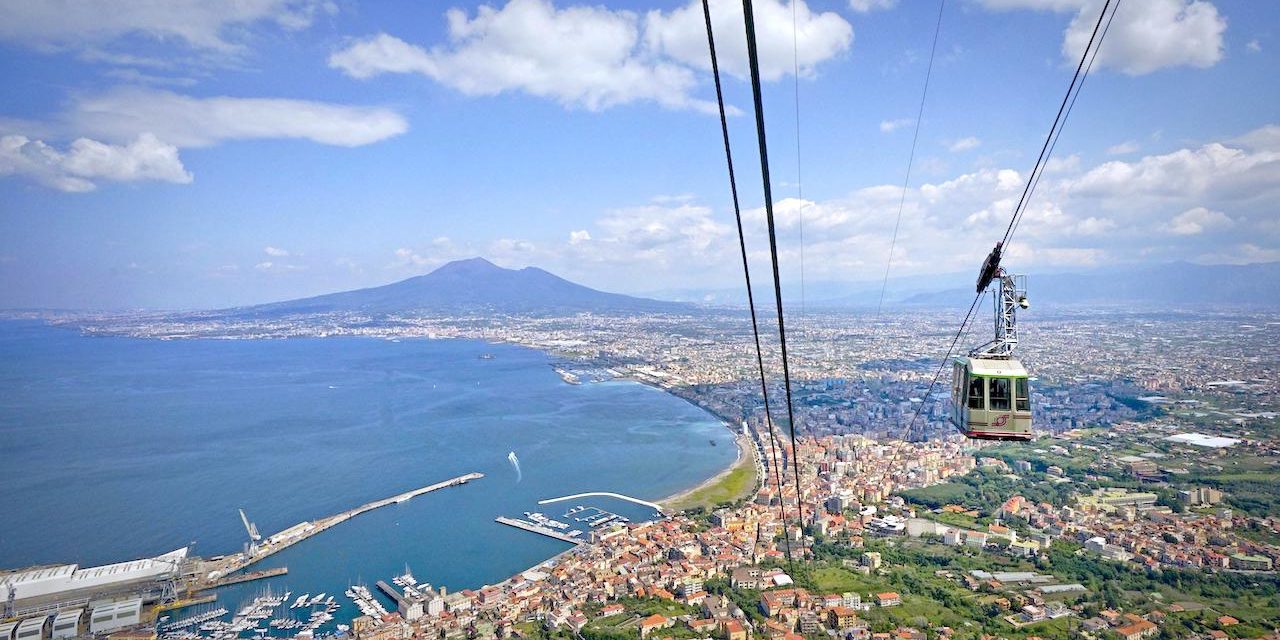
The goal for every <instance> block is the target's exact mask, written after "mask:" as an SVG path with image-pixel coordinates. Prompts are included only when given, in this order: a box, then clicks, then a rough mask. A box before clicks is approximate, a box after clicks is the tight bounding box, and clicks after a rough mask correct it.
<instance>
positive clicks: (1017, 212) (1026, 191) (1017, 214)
mask: <svg viewBox="0 0 1280 640" xmlns="http://www.w3.org/2000/svg"><path fill="white" fill-rule="evenodd" d="M1110 6H1111V0H1107V2H1106V4H1104V5H1102V11H1101V12H1100V13H1098V21H1097V22H1095V23H1094V25H1093V32H1092V33H1091V34H1089V42H1088V44H1086V45H1085V48H1084V53H1082V54H1081V55H1080V62H1079V64H1077V65H1076V72H1075V75H1073V76H1071V84H1070V85H1068V86H1067V93H1066V94H1065V95H1063V96H1062V104H1060V105H1058V113H1057V115H1055V116H1054V117H1053V125H1051V126H1050V127H1049V135H1047V136H1045V138H1044V144H1043V145H1041V146H1040V155H1039V157H1037V158H1036V163H1035V165H1034V166H1033V167H1032V169H1031V175H1030V176H1028V177H1027V186H1026V187H1024V188H1023V190H1022V196H1021V197H1020V198H1018V205H1017V206H1016V207H1014V208H1013V217H1012V218H1011V219H1010V220H1009V226H1008V227H1007V228H1006V229H1005V231H1004V237H1003V238H1002V239H1001V240H1000V244H1001V245H1002V246H1005V247H1008V246H1009V237H1010V236H1011V235H1012V234H1013V228H1014V226H1015V225H1016V224H1017V222H1018V219H1019V218H1021V217H1022V212H1023V211H1024V210H1025V205H1026V202H1027V199H1028V196H1029V195H1030V192H1031V183H1032V179H1033V178H1034V177H1035V175H1036V173H1038V172H1039V171H1040V170H1042V169H1041V167H1042V166H1043V165H1044V164H1045V163H1046V161H1047V159H1048V157H1047V153H1048V151H1049V144H1050V143H1051V142H1052V141H1053V138H1054V131H1056V130H1057V129H1058V123H1059V122H1061V121H1062V115H1063V113H1064V112H1065V110H1066V108H1067V104H1068V99H1069V98H1071V95H1072V93H1073V92H1074V91H1075V88H1076V83H1077V82H1078V81H1080V74H1081V71H1082V70H1083V69H1084V63H1085V60H1086V59H1087V58H1088V57H1089V52H1090V50H1092V49H1093V41H1094V40H1095V39H1096V38H1097V37H1098V30H1099V29H1100V28H1101V27H1102V19H1103V18H1104V17H1106V15H1107V9H1108V8H1109V7H1110ZM1098 45H1099V46H1101V45H1102V43H1101V42H1099V43H1098Z"/></svg>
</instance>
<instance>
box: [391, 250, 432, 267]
mask: <svg viewBox="0 0 1280 640" xmlns="http://www.w3.org/2000/svg"><path fill="white" fill-rule="evenodd" d="M395 255H396V262H397V264H400V265H415V266H422V265H426V264H431V263H432V262H433V261H432V260H431V259H429V258H427V257H425V256H421V255H418V254H417V253H415V252H414V251H413V250H412V249H409V248H406V247H400V248H399V249H396V252H395Z"/></svg>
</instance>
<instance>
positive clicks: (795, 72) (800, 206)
mask: <svg viewBox="0 0 1280 640" xmlns="http://www.w3.org/2000/svg"><path fill="white" fill-rule="evenodd" d="M799 4H800V3H799V0H791V69H792V71H791V75H792V76H793V77H794V78H795V81H796V82H795V87H796V92H795V93H796V199H797V200H799V202H798V203H797V209H796V217H797V218H798V219H799V222H800V317H804V178H803V176H802V175H801V173H800V32H799V29H797V28H796V11H797V9H796V7H797V6H798V5H799Z"/></svg>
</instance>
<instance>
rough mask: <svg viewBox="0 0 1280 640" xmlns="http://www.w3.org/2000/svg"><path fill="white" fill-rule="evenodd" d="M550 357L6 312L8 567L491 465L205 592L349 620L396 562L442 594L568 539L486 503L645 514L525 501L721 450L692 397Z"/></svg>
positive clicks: (518, 511) (323, 505) (639, 481)
mask: <svg viewBox="0 0 1280 640" xmlns="http://www.w3.org/2000/svg"><path fill="white" fill-rule="evenodd" d="M490 356H491V357H490ZM551 364H552V359H551V357H550V356H549V355H547V354H545V353H543V352H540V351H537V350H534V349H529V348H524V347H520V346H515V345H510V344H490V343H486V342H482V341H474V340H428V339H399V340H387V339H376V338H356V337H331V338H297V339H274V340H217V339H181V340H156V339H144V338H130V337H103V336H93V335H85V334H82V333H81V332H80V331H78V330H77V329H75V328H72V327H66V326H51V325H48V324H45V323H42V322H38V321H25V320H22V321H2V322H0V452H3V455H2V456H0V460H2V462H0V504H3V505H4V525H3V526H0V569H8V568H19V567H26V566H31V565H37V564H49V563H79V564H80V565H82V566H92V565H98V564H105V563H113V562H121V561H126V560H131V559H136V558H143V557H149V556H154V555H158V554H161V553H165V552H168V551H172V550H174V549H177V548H179V547H183V546H186V545H192V544H194V546H193V548H192V549H193V552H194V553H196V554H198V555H202V556H206V557H209V556H215V555H220V554H226V553H232V552H236V551H239V550H241V549H242V548H243V546H244V545H245V543H246V542H247V541H248V534H247V533H246V531H245V528H244V525H243V524H242V523H241V519H240V515H239V513H238V510H239V509H244V511H245V513H246V515H247V516H248V518H249V519H250V520H251V521H252V522H253V523H255V524H256V526H257V528H258V530H259V531H260V532H261V533H262V535H263V536H264V537H265V536H269V535H271V534H272V533H275V532H277V531H280V530H283V529H285V528H287V527H289V526H291V525H294V524H296V523H299V522H302V521H305V520H312V519H316V518H320V517H323V516H327V515H331V514H334V513H337V512H340V511H344V510H347V509H350V508H352V507H355V506H358V505H360V504H363V503H365V502H369V501H371V500H376V499H381V498H385V497H389V496H392V495H395V494H397V493H400V492H403V491H407V490H410V489H414V488H417V487H421V486H425V485H428V484H432V483H435V482H438V481H441V480H445V479H448V478H452V477H455V476H459V475H462V474H466V473H470V472H480V473H483V474H485V477H484V478H482V479H479V480H475V481H472V482H471V483H469V484H467V485H463V486H458V487H451V488H447V489H443V490H439V491H436V492H433V493H428V494H425V495H422V496H419V497H416V498H414V499H412V500H409V501H407V502H403V503H398V504H394V505H391V506H387V507H384V508H381V509H377V510H374V511H372V512H368V513H365V514H363V515H361V516H359V517H357V518H354V519H352V520H349V521H347V522H345V523H342V524H340V525H338V526H336V527H334V528H332V529H329V530H328V531H325V532H323V533H321V534H319V535H317V536H314V537H312V538H310V539H308V540H306V541H304V542H301V543H299V544H297V545H295V546H293V547H291V548H289V549H286V550H285V551H283V552H281V553H278V554H276V555H275V556H272V557H271V558H269V559H267V560H265V561H263V562H261V563H259V564H257V565H255V566H254V568H255V569H262V568H271V567H280V566H284V567H287V568H288V574H287V575H284V576H279V577H276V578H271V579H268V580H262V581H256V582H250V583H243V584H241V585H236V586H232V587H225V588H223V589H221V590H220V591H219V604H221V605H222V606H225V607H226V608H228V609H231V610H233V611H234V610H235V607H237V606H239V605H240V604H242V603H245V602H247V601H248V600H249V599H251V598H252V597H254V595H255V594H258V593H261V592H264V591H265V590H267V589H270V590H272V591H273V592H275V593H281V592H283V591H286V590H288V591H292V592H293V594H294V599H296V597H297V596H298V595H301V594H302V593H310V594H312V595H313V596H314V595H318V594H320V593H321V592H324V593H328V594H330V595H334V596H336V599H337V600H338V601H339V602H341V603H343V605H344V606H343V609H341V610H339V612H338V613H337V614H336V617H337V620H335V622H341V621H345V620H350V619H351V618H352V617H354V616H356V615H358V611H357V610H356V608H355V606H354V605H353V604H352V603H351V602H350V601H349V600H348V599H347V598H345V597H343V595H342V594H343V592H344V591H345V590H346V589H347V587H348V586H350V585H353V584H365V585H367V586H368V587H369V588H370V590H372V591H374V592H377V589H376V588H375V586H374V584H375V582H376V581H377V580H385V581H387V582H388V583H390V582H391V578H392V577H393V576H395V575H399V574H401V573H403V572H404V571H405V570H406V568H408V569H410V570H411V571H412V572H413V574H414V576H415V577H416V578H417V579H418V580H419V581H424V582H429V583H431V584H432V585H434V586H436V587H440V586H444V587H446V588H448V590H449V591H450V592H453V591H457V590H460V589H466V588H471V589H475V588H478V587H480V586H482V585H486V584H493V583H497V582H499V581H501V580H504V579H506V578H509V577H511V576H513V575H516V574H518V573H520V572H521V571H524V570H526V569H529V568H531V567H533V566H535V565H537V564H538V563H540V562H543V561H545V560H547V559H548V558H550V557H552V556H554V555H556V554H558V553H560V552H563V551H565V550H567V549H569V548H570V545H568V544H567V543H563V542H560V541H556V540H553V539H550V538H546V537H543V536H540V535H537V534H534V533H530V532H526V531H521V530H518V529H514V528H511V527H509V526H506V525H503V524H500V523H497V522H495V521H494V518H495V517H497V516H500V515H505V516H511V517H523V515H524V513H525V512H526V511H537V512H542V513H545V514H546V515H548V516H551V517H555V518H558V519H561V520H567V521H569V522H570V523H571V524H573V525H574V526H575V527H578V526H579V525H580V524H581V523H577V522H573V521H572V520H571V519H568V518H566V517H565V516H564V513H565V512H566V511H567V510H568V509H569V508H571V507H574V506H577V505H584V506H594V507H598V508H602V509H605V510H608V511H612V512H614V513H618V514H620V515H624V516H626V517H628V518H631V519H633V520H641V519H647V518H651V517H653V516H654V512H653V511H652V510H651V509H648V508H646V507H642V506H639V505H635V504H632V503H627V502H623V501H620V500H616V499H611V498H591V499H581V500H575V501H570V502H562V503H558V504H551V505H541V506H540V505H538V504H537V501H538V500H540V499H545V498H551V497H557V496H563V495H569V494H575V493H580V492H593V491H608V492H616V493H621V494H626V495H630V496H634V497H637V498H641V499H646V500H657V499H660V498H662V497H665V496H668V495H671V494H673V493H676V492H678V491H681V490H683V489H686V488H688V487H691V486H694V485H696V484H698V483H700V482H702V481H704V480H705V479H707V478H709V477H711V476H713V475H715V474H716V473H718V472H719V471H721V470H723V469H724V468H726V467H728V466H729V465H731V464H732V463H733V461H734V460H735V458H736V455H737V447H736V446H734V442H733V438H732V433H731V432H730V430H729V429H728V428H726V427H725V425H724V424H723V423H721V422H720V421H719V420H718V419H717V418H715V417H714V416H712V415H710V414H709V413H707V412H705V411H703V410H701V409H699V408H697V407H695V406H693V405H691V404H689V403H688V402H686V401H684V400H682V399H679V398H677V397H675V396H672V395H670V394H668V393H665V392H663V391H661V390H658V389H655V388H652V387H649V386H645V385H642V384H639V383H635V382H630V381H606V382H598V383H584V384H579V385H573V384H568V383H566V382H565V381H563V380H562V379H561V378H560V376H559V375H557V373H556V372H555V371H554V370H553V368H552V366H551ZM713 443H714V444H713ZM512 453H514V454H515V458H516V461H517V462H516V463H513V462H512V461H511V460H510V459H509V456H510V454H512ZM517 463H518V464H517ZM517 466H518V469H517ZM383 601H384V603H386V604H387V605H388V608H389V609H393V607H392V606H391V601H390V600H389V599H385V598H384V599H383ZM207 606H210V607H211V606H214V605H207ZM178 615H180V614H178ZM321 631H325V629H322V630H321Z"/></svg>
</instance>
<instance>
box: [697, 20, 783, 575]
mask: <svg viewBox="0 0 1280 640" xmlns="http://www.w3.org/2000/svg"><path fill="white" fill-rule="evenodd" d="M702 16H703V18H704V19H705V20H706V23H707V46H708V48H710V50H711V75H712V76H713V77H714V78H715V83H716V103H717V104H718V105H719V107H720V133H721V135H722V136H723V137H724V157H725V161H726V162H727V164H728V165H729V191H730V193H732V194H733V217H734V220H735V221H736V222H737V223H738V248H739V249H741V251H742V275H743V276H744V277H745V278H746V281H747V306H748V307H750V309H751V333H752V334H753V335H754V336H755V342H756V366H757V368H758V369H759V371H760V395H761V397H763V398H764V424H765V429H767V430H768V432H769V449H770V450H771V452H772V458H773V477H774V482H775V483H776V484H777V487H778V509H779V513H780V515H781V517H782V522H783V523H784V527H785V523H786V522H787V511H786V508H787V507H786V501H785V500H783V499H782V477H783V476H782V474H781V473H779V469H778V446H777V443H776V442H775V441H774V437H773V413H772V411H771V410H770V408H769V386H768V382H767V381H766V379H765V375H764V355H763V354H762V351H761V349H760V325H759V323H758V322H757V320H756V302H755V296H754V295H753V294H752V292H751V268H750V266H749V265H748V263H747V242H746V239H745V237H744V234H743V232H742V209H741V207H740V206H739V205H738V181H737V178H736V177H735V175H734V171H733V152H732V151H731V149H730V147H729V121H728V119H727V118H726V117H725V108H724V91H723V89H722V88H721V86H720V64H719V62H718V61H717V59H716V39H715V34H714V33H713V32H712V29H711V5H710V3H709V2H708V0H702ZM753 446H754V445H753ZM765 468H766V470H767V469H768V461H766V463H765ZM783 471H785V469H784V470H783ZM766 482H767V481H766ZM784 537H785V536H784ZM786 553H787V565H788V568H791V539H790V538H789V537H787V538H786Z"/></svg>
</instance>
